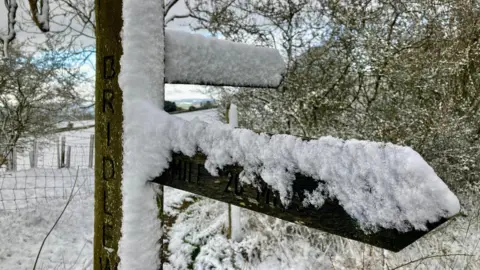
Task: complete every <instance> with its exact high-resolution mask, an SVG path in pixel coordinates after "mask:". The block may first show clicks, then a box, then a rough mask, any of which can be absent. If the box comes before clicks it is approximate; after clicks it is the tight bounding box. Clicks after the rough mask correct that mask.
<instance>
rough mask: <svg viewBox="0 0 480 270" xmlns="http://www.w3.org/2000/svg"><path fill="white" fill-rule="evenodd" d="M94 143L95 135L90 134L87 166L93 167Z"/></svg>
mask: <svg viewBox="0 0 480 270" xmlns="http://www.w3.org/2000/svg"><path fill="white" fill-rule="evenodd" d="M94 145H95V135H93V134H92V135H90V147H89V148H88V167H89V168H93V148H94Z"/></svg>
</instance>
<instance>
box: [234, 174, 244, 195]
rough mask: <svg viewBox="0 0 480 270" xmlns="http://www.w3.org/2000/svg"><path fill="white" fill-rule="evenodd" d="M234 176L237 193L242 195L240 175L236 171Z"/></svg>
mask: <svg viewBox="0 0 480 270" xmlns="http://www.w3.org/2000/svg"><path fill="white" fill-rule="evenodd" d="M234 177H235V188H234V192H235V195H241V194H242V193H243V187H242V185H241V184H240V175H239V174H238V173H235V174H234Z"/></svg>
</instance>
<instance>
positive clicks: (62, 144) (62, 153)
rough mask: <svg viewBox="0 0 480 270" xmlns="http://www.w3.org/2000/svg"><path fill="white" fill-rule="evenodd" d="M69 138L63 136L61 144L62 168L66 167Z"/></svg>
mask: <svg viewBox="0 0 480 270" xmlns="http://www.w3.org/2000/svg"><path fill="white" fill-rule="evenodd" d="M66 143H67V139H66V138H65V136H62V143H61V145H60V168H65V146H66Z"/></svg>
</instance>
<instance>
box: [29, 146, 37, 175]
mask: <svg viewBox="0 0 480 270" xmlns="http://www.w3.org/2000/svg"><path fill="white" fill-rule="evenodd" d="M37 160H38V154H37V141H36V140H35V141H34V142H33V149H32V151H30V168H36V167H37V163H38V162H37Z"/></svg>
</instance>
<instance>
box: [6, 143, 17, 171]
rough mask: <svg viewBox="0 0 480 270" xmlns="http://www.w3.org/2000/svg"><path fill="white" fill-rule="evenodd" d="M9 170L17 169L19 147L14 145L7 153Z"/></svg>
mask: <svg viewBox="0 0 480 270" xmlns="http://www.w3.org/2000/svg"><path fill="white" fill-rule="evenodd" d="M6 158H7V171H16V170H17V148H16V147H15V146H14V147H12V150H10V153H9V154H8V155H7V157H6Z"/></svg>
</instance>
